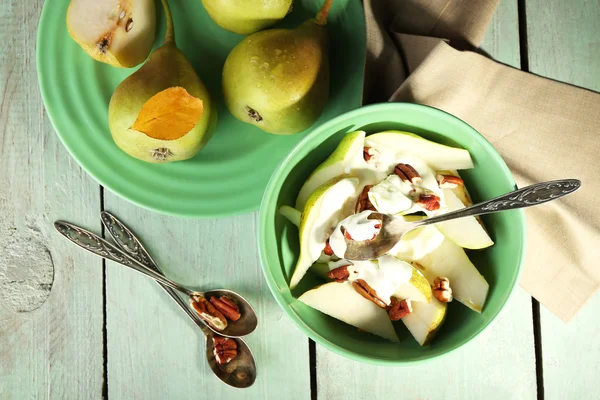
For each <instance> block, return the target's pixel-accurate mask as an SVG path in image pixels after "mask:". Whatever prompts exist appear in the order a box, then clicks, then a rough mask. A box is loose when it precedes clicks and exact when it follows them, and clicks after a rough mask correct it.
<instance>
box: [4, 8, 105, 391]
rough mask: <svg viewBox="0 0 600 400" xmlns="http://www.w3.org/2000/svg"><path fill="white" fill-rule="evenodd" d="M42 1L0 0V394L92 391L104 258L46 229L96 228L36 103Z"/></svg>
mask: <svg viewBox="0 0 600 400" xmlns="http://www.w3.org/2000/svg"><path fill="white" fill-rule="evenodd" d="M41 7H42V1H35V0H25V1H10V2H3V3H2V5H1V6H0V19H2V21H3V23H2V24H1V26H0V35H1V36H2V41H0V216H1V217H0V254H1V255H0V257H1V260H2V261H0V287H1V289H2V295H1V296H0V398H1V399H15V400H20V399H36V398H48V399H67V398H69V399H92V398H100V397H101V396H102V384H103V354H102V348H103V333H102V330H103V315H102V268H101V267H102V262H101V260H100V259H99V258H96V257H94V256H92V255H89V254H86V253H84V252H83V251H80V250H78V249H77V248H75V247H74V246H73V245H72V244H71V243H69V242H68V241H67V240H65V239H63V238H62V237H61V236H59V235H58V234H56V233H55V232H54V229H53V227H52V223H53V222H54V221H55V220H56V219H67V220H69V221H72V222H74V223H77V224H83V225H85V226H88V227H90V228H92V229H97V228H98V227H99V220H98V211H99V208H100V205H99V196H98V193H99V192H98V185H97V184H96V183H94V181H93V180H92V179H90V178H89V177H88V176H87V175H86V174H85V173H84V172H83V171H82V170H81V168H79V166H78V165H77V164H76V163H75V162H74V161H73V160H72V158H71V157H70V156H69V155H68V154H67V152H66V150H65V149H64V148H63V146H62V144H61V143H60V142H59V140H58V138H57V136H56V135H55V133H54V131H53V129H52V127H51V124H50V122H49V120H48V116H47V115H46V113H45V110H44V108H43V105H42V100H41V97H40V93H39V88H38V84H37V76H36V67H35V48H36V44H35V37H36V30H37V21H38V19H39V15H40V12H41ZM19 296H21V297H19Z"/></svg>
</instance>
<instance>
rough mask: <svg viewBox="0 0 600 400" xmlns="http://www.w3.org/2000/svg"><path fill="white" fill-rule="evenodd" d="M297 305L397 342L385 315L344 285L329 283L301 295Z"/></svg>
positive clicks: (343, 283) (394, 332)
mask: <svg viewBox="0 0 600 400" xmlns="http://www.w3.org/2000/svg"><path fill="white" fill-rule="evenodd" d="M298 300H300V301H301V302H303V303H304V304H306V305H307V306H310V307H312V308H314V309H316V310H319V311H321V312H322V313H324V314H327V315H329V316H331V317H333V318H336V319H338V320H340V321H343V322H345V323H347V324H349V325H352V326H355V327H357V328H359V329H362V330H363V331H367V332H370V333H374V334H375V335H377V336H381V337H382V338H385V339H388V340H391V341H392V342H398V341H399V340H398V336H397V334H396V331H395V330H394V326H393V325H392V322H391V321H390V318H389V317H388V314H387V312H386V311H385V310H384V309H383V308H380V307H378V306H377V305H375V303H373V302H371V301H369V300H367V299H365V298H364V297H362V296H361V295H360V294H358V293H357V292H356V290H354V289H353V288H352V285H351V284H350V283H348V282H342V283H338V282H331V283H326V284H324V285H321V286H318V287H316V288H314V289H311V290H309V291H307V292H305V293H304V294H303V295H302V296H300V297H299V298H298Z"/></svg>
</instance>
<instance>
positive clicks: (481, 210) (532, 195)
mask: <svg viewBox="0 0 600 400" xmlns="http://www.w3.org/2000/svg"><path fill="white" fill-rule="evenodd" d="M580 187H581V181H579V180H577V179H562V180H556V181H548V182H542V183H537V184H535V185H531V186H526V187H524V188H521V189H518V190H515V191H513V192H509V193H506V194H504V195H502V196H499V197H496V198H493V199H491V200H487V201H484V202H481V203H478V204H474V205H472V206H471V207H467V208H463V209H460V210H456V211H452V212H449V213H447V214H441V215H438V216H435V217H432V218H427V219H424V220H422V221H419V222H417V223H416V224H418V225H419V226H423V225H430V224H435V223H438V222H443V221H448V220H451V219H457V218H464V217H474V216H476V215H484V214H491V213H495V212H498V211H506V210H514V209H517V208H525V207H531V206H537V205H538V204H542V203H546V202H548V201H552V200H556V199H558V198H561V197H563V196H566V195H568V194H571V193H573V192H574V191H576V190H577V189H579V188H580Z"/></svg>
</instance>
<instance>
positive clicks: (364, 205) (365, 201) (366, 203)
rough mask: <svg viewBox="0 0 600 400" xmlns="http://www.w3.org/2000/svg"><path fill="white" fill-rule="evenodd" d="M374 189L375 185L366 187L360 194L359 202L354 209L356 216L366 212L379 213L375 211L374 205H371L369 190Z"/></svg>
mask: <svg viewBox="0 0 600 400" xmlns="http://www.w3.org/2000/svg"><path fill="white" fill-rule="evenodd" d="M372 187H373V185H366V186H365V187H364V188H363V190H362V192H360V195H359V196H358V200H357V201H356V206H355V207H354V212H355V213H356V214H358V213H360V212H363V211H365V210H370V211H377V210H375V207H374V206H373V203H371V200H370V199H369V190H371V188H372Z"/></svg>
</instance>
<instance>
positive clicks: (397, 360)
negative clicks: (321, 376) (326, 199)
mask: <svg viewBox="0 0 600 400" xmlns="http://www.w3.org/2000/svg"><path fill="white" fill-rule="evenodd" d="M389 129H395V130H404V131H410V132H414V133H416V134H418V135H421V136H423V137H425V138H426V139H429V140H433V141H435V142H438V143H442V144H446V145H451V146H457V147H462V148H465V149H467V150H468V151H469V152H470V153H471V157H472V158H473V162H474V164H475V168H474V169H471V170H464V171H461V176H462V177H463V178H464V180H465V184H466V185H467V187H468V189H469V192H470V194H471V195H472V197H473V201H475V202H478V201H481V200H484V199H490V198H492V197H496V196H499V195H501V194H504V193H506V192H509V191H511V190H514V189H515V188H516V185H515V182H514V180H513V178H512V175H511V173H510V171H509V169H508V167H507V166H506V164H505V163H504V161H503V160H502V158H501V157H500V155H498V153H497V152H496V151H495V150H494V148H493V147H492V145H491V144H490V143H489V142H488V141H486V140H485V139H484V138H483V136H481V135H480V134H479V133H477V131H475V130H474V129H473V128H471V127H470V126H469V125H467V124H466V123H464V122H462V121H461V120H459V119H457V118H455V117H453V116H451V115H450V114H446V113H445V112H443V111H440V110H437V109H435V108H430V107H426V106H420V105H416V104H403V103H384V104H377V105H372V106H367V107H363V108H359V109H357V110H354V111H351V112H349V113H346V114H344V115H341V116H339V117H337V118H334V119H332V120H331V121H329V122H327V123H325V124H324V125H322V126H320V127H318V128H317V129H315V130H314V131H313V132H312V133H310V134H309V135H308V136H307V137H306V138H305V139H304V140H303V141H302V142H300V143H299V144H298V145H297V146H296V147H295V148H294V150H293V151H292V152H291V153H290V155H289V156H288V157H287V158H286V159H285V160H283V162H282V163H281V165H280V166H279V167H278V168H277V170H276V171H275V173H274V174H273V177H272V178H271V180H270V182H269V184H268V185H267V188H266V190H265V196H264V198H263V201H262V205H261V209H260V214H259V227H258V246H259V252H260V258H261V262H262V268H263V273H264V276H265V278H266V280H267V283H268V285H269V288H270V289H271V292H272V293H273V295H274V296H275V299H276V300H277V302H278V303H279V305H280V306H281V308H282V309H283V310H284V311H285V313H286V314H287V315H288V317H289V318H290V319H291V320H292V321H293V322H294V323H295V324H296V325H297V326H298V327H299V328H300V329H301V330H302V331H303V332H304V333H305V334H306V335H308V336H309V337H310V338H312V339H313V340H314V341H315V342H317V343H319V344H320V345H322V346H324V347H326V348H328V349H329V350H331V351H334V352H336V353H338V354H340V355H342V356H345V357H348V358H350V359H354V360H357V361H362V362H368V363H373V364H379V365H402V364H410V363H416V362H420V361H423V360H427V359H432V358H435V357H439V356H441V355H443V354H447V353H449V352H451V351H453V350H455V349H457V348H459V347H461V346H462V345H464V344H465V343H467V342H469V341H470V340H472V339H473V338H474V337H476V336H477V335H479V334H480V333H481V332H482V331H483V330H484V329H485V328H486V327H487V326H489V324H490V323H491V322H492V321H493V320H494V319H495V318H496V317H497V316H498V314H499V313H500V310H502V307H503V306H504V304H505V303H506V301H507V299H508V298H509V296H510V294H511V292H512V291H513V289H514V288H515V286H516V283H517V281H518V278H519V275H520V273H521V266H522V262H523V256H524V245H525V218H524V212H523V211H522V210H513V211H505V212H502V213H496V214H491V215H486V216H484V217H483V221H484V223H485V226H486V228H487V229H488V231H489V233H490V235H491V237H492V239H493V240H494V241H495V244H494V245H493V246H492V247H490V248H488V249H485V250H478V251H470V252H469V253H468V254H469V257H470V258H471V260H472V262H473V264H475V266H476V267H477V268H478V269H479V271H480V272H481V273H482V274H483V276H484V277H485V278H486V280H487V281H488V283H489V285H490V290H489V294H488V299H487V302H486V304H485V306H484V309H483V312H482V313H481V314H478V313H476V312H474V311H471V310H470V309H468V308H467V307H465V306H463V305H462V304H460V303H459V302H457V301H453V302H452V303H450V304H449V305H448V311H447V317H446V322H445V323H444V325H443V326H442V328H441V329H440V331H439V332H438V334H437V336H436V337H435V338H434V340H433V342H432V344H431V345H429V346H427V347H420V346H419V345H418V344H417V342H416V341H415V340H414V339H413V338H412V336H411V335H410V332H408V330H407V329H406V328H405V327H404V325H403V324H402V323H401V322H398V323H397V324H396V328H397V329H396V330H397V332H398V335H399V337H400V343H392V342H389V341H387V340H385V339H381V338H379V337H377V336H375V335H372V334H369V333H360V332H358V331H357V329H356V328H353V327H352V326H350V325H347V324H345V323H343V322H340V321H338V320H336V319H334V318H332V317H329V316H327V315H325V314H322V313H321V312H319V311H316V310H314V309H312V308H310V307H308V306H306V305H305V304H303V303H301V302H300V301H298V300H297V298H298V296H299V295H300V294H302V293H304V292H305V291H306V290H308V289H311V288H313V287H314V286H316V285H318V284H321V283H323V281H322V280H320V279H319V278H318V277H317V276H315V275H312V273H310V272H309V273H308V274H307V275H306V276H305V277H304V279H303V280H302V281H301V282H300V284H299V285H298V286H297V287H296V288H295V289H294V290H293V291H292V292H290V289H289V286H288V283H289V278H290V277H291V273H292V271H293V268H294V265H295V263H296V260H297V259H298V255H299V246H298V229H297V228H296V227H295V226H293V225H292V224H291V223H289V222H288V221H287V220H286V219H285V218H284V217H282V216H281V215H280V214H279V213H278V212H277V210H278V209H279V207H280V206H281V205H284V204H287V205H292V206H293V205H294V204H295V202H296V196H297V194H298V192H299V190H300V187H301V186H302V184H303V182H304V181H305V180H306V178H307V177H308V176H309V174H310V173H311V172H312V171H313V170H314V169H315V168H316V167H317V166H318V165H319V164H320V163H322V162H323V161H324V160H325V159H326V158H327V157H328V156H329V154H331V153H332V152H333V150H334V149H335V148H336V146H337V145H338V143H339V142H340V140H341V138H342V137H343V136H344V135H345V134H346V133H348V132H352V131H355V130H364V131H366V132H367V134H370V133H375V132H379V131H383V130H389Z"/></svg>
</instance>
